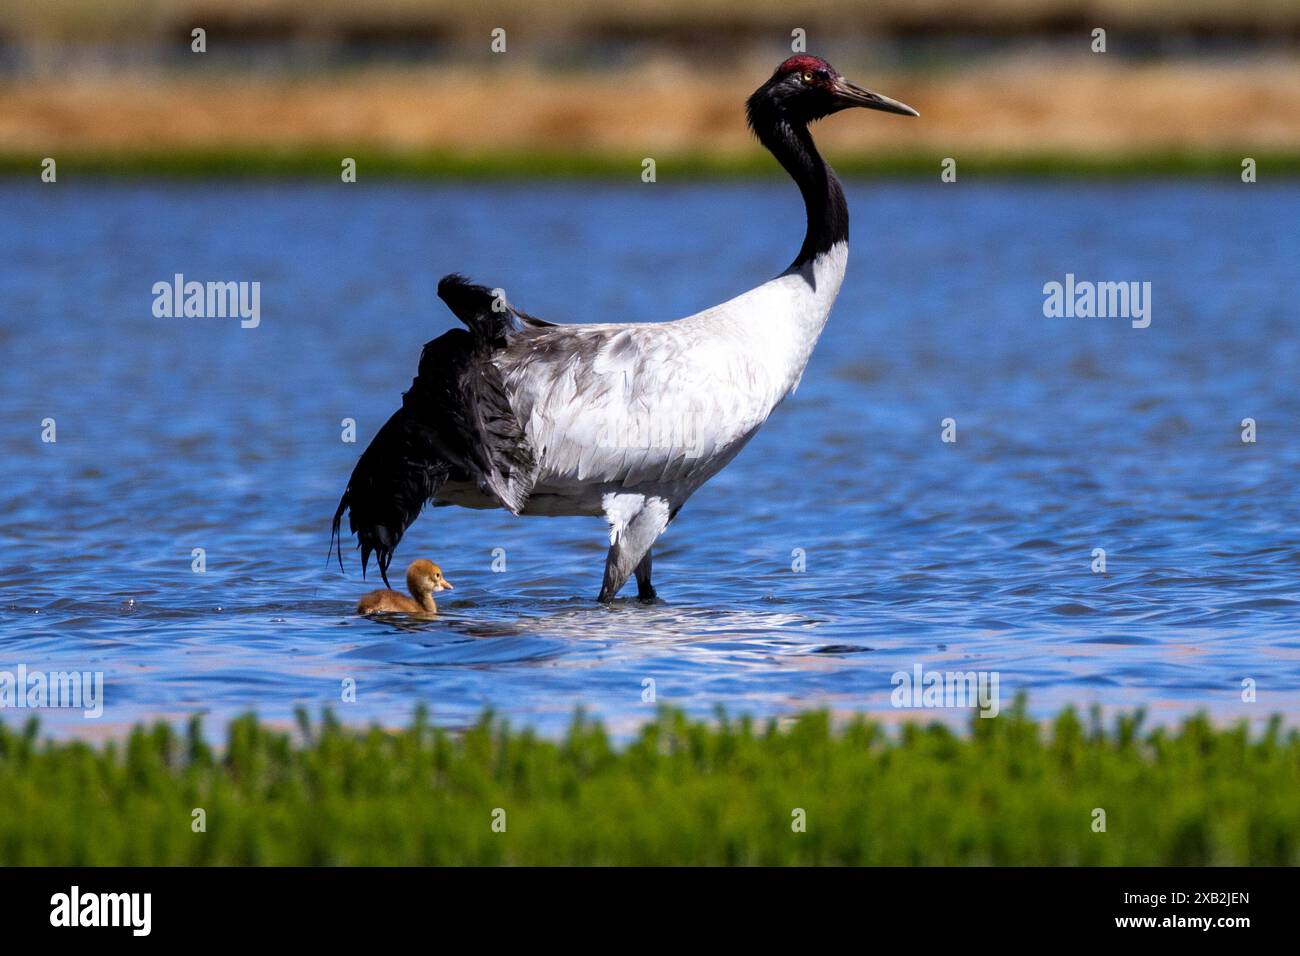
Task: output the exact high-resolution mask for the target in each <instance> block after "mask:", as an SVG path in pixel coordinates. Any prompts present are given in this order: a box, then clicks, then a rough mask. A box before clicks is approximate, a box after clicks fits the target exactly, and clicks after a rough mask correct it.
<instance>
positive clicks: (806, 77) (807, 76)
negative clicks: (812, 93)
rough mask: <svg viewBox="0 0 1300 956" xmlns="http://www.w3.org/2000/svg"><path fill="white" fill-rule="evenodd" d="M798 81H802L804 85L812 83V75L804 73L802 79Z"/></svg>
mask: <svg viewBox="0 0 1300 956" xmlns="http://www.w3.org/2000/svg"><path fill="white" fill-rule="evenodd" d="M800 79H802V80H803V81H804V82H805V83H811V82H812V81H813V75H812V74H811V73H805V74H804V75H803V76H802V77H800Z"/></svg>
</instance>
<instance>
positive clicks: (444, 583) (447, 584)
mask: <svg viewBox="0 0 1300 956" xmlns="http://www.w3.org/2000/svg"><path fill="white" fill-rule="evenodd" d="M438 583H439V584H441V585H442V586H443V587H444V588H446V589H447V590H448V591H454V590H456V589H455V588H454V587H452V584H451V582H450V581H448V580H447V579H446V578H442V579H440V580H439V582H438Z"/></svg>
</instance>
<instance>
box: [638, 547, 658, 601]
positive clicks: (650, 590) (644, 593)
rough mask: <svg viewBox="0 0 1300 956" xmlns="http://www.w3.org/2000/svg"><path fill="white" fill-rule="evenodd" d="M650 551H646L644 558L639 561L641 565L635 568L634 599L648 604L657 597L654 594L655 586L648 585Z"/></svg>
mask: <svg viewBox="0 0 1300 956" xmlns="http://www.w3.org/2000/svg"><path fill="white" fill-rule="evenodd" d="M651 551H653V549H651ZM651 551H647V552H646V553H645V557H644V558H642V559H641V563H640V564H638V565H637V566H636V597H637V600H638V601H646V602H650V601H653V600H654V599H655V598H657V597H658V596H659V595H658V594H656V593H655V586H654V585H653V584H651V583H650V554H651Z"/></svg>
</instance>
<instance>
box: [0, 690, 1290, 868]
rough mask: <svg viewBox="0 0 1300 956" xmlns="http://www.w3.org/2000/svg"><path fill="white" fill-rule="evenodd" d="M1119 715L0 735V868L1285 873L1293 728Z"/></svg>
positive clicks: (1019, 710)
mask: <svg viewBox="0 0 1300 956" xmlns="http://www.w3.org/2000/svg"><path fill="white" fill-rule="evenodd" d="M1140 722H1141V716H1140V715H1139V716H1138V717H1136V718H1121V719H1120V720H1118V721H1117V723H1116V726H1115V727H1114V729H1113V730H1111V731H1109V732H1102V731H1101V730H1100V729H1099V728H1098V727H1097V725H1096V722H1095V718H1094V722H1093V725H1092V726H1091V727H1086V726H1085V724H1084V723H1083V722H1082V721H1080V719H1079V718H1078V717H1077V716H1076V715H1075V714H1074V713H1073V712H1071V711H1067V712H1065V713H1063V714H1062V715H1061V716H1060V717H1058V718H1057V719H1056V721H1055V723H1054V724H1053V725H1052V727H1051V728H1050V731H1044V730H1043V729H1042V728H1040V727H1039V725H1038V724H1036V723H1034V722H1032V721H1031V720H1029V719H1028V718H1027V717H1026V716H1025V715H1024V710H1023V702H1020V703H1018V704H1017V706H1016V708H1015V709H1014V710H1013V711H1008V712H1004V714H1003V716H1001V717H998V718H995V719H991V720H981V719H979V718H975V719H973V720H972V732H971V734H970V735H968V736H958V735H956V734H954V733H952V732H951V731H949V730H946V729H944V728H942V727H941V726H939V725H933V726H929V727H922V726H920V725H907V726H905V727H904V728H903V729H902V730H901V731H900V732H898V733H888V734H887V733H886V732H885V731H884V730H883V729H882V728H881V727H880V726H879V725H877V724H873V723H871V722H869V721H865V720H856V721H854V722H852V723H849V724H847V725H845V726H842V727H839V728H838V729H835V730H833V729H832V725H831V722H830V720H829V719H828V717H827V715H826V714H824V713H816V712H814V713H808V714H805V715H803V716H801V717H799V718H798V719H797V720H796V721H794V722H793V723H792V724H790V725H789V726H788V727H787V729H777V728H776V727H775V726H773V725H771V724H768V725H765V726H762V727H756V726H754V725H752V724H751V723H749V722H747V721H740V722H729V721H726V720H721V719H720V720H719V721H717V722H713V723H695V722H691V721H688V720H687V719H685V718H684V717H682V716H681V715H680V714H677V713H671V712H665V713H662V714H661V715H660V716H659V718H658V719H657V720H656V721H655V722H653V723H651V724H649V725H647V726H646V727H645V728H644V729H643V730H642V731H641V733H640V736H639V737H637V738H636V739H635V740H634V741H633V742H631V743H630V744H628V745H626V746H623V747H620V748H617V749H615V748H613V747H612V746H611V744H610V742H609V741H608V739H607V738H606V736H605V734H604V732H603V731H602V730H601V728H600V727H599V726H598V725H596V724H593V723H591V722H588V721H584V720H582V719H581V718H578V719H576V720H575V722H574V725H573V727H572V729H571V731H570V733H569V735H568V737H567V739H565V740H563V741H559V742H553V741H546V740H540V739H537V738H536V737H534V736H533V735H532V734H531V733H529V732H527V731H516V730H511V729H509V728H507V727H506V726H504V725H502V724H501V723H499V722H497V721H494V720H492V719H491V718H488V717H485V718H484V719H483V720H482V721H481V722H480V723H479V724H478V725H477V726H476V727H474V728H472V729H471V730H469V731H467V732H464V733H460V734H453V733H447V732H443V731H441V730H437V729H434V728H431V727H430V726H428V725H427V724H426V722H425V721H424V720H423V719H422V718H417V720H416V722H415V723H414V725H413V726H412V727H411V728H410V729H408V730H404V731H401V732H396V733H394V732H388V731H383V730H379V729H371V730H369V731H360V730H350V729H347V728H345V727H343V726H340V725H339V724H338V723H336V722H335V721H333V720H332V719H331V718H329V717H328V716H327V717H326V718H325V719H324V720H323V721H322V722H320V723H318V724H316V725H310V724H309V723H308V722H307V721H306V719H305V718H304V719H302V730H303V733H304V734H305V742H302V743H295V742H293V741H292V740H291V737H290V735H289V734H286V733H280V732H273V731H270V730H268V729H267V728H266V727H264V726H262V725H260V724H259V723H258V722H257V721H256V720H255V719H254V718H252V717H248V718H243V719H240V720H238V721H236V722H234V723H233V724H232V725H231V726H230V729H229V739H228V743H227V746H226V748H225V750H224V752H223V753H222V754H220V755H219V754H218V753H216V752H214V751H213V750H212V749H210V748H209V747H208V746H207V745H206V744H205V743H204V742H203V740H202V737H201V734H200V733H199V729H198V725H197V722H196V723H195V724H193V725H192V726H191V728H190V732H189V734H188V735H178V734H176V733H175V732H173V731H172V730H171V729H170V728H168V727H167V726H165V725H158V726H155V727H153V728H149V729H146V728H138V729H136V730H135V731H134V732H133V733H132V734H131V735H130V737H129V738H128V739H127V740H125V741H122V742H118V743H112V744H109V745H108V746H106V747H103V748H96V747H92V746H90V745H88V744H85V743H81V742H65V743H55V742H48V741H47V742H40V741H39V740H38V735H37V729H36V726H35V724H34V723H32V724H28V725H27V726H26V728H24V729H23V730H21V731H15V730H12V729H9V728H5V727H0V863H3V864H5V865H13V864H208V863H226V864H384V863H389V864H401V863H406V864H423V863H433V864H499V863H507V864H509V863H518V864H535V863H543V864H552V863H574V864H588V863H609V864H671V863H677V864H695V863H711V864H797V863H808V864H811V863H822V864H839V863H845V864H857V863H863V864H966V863H989V864H1295V863H1297V862H1300V800H1297V798H1296V796H1297V793H1300V735H1298V734H1297V733H1296V732H1295V731H1291V732H1289V733H1285V734H1284V733H1283V732H1282V731H1281V729H1280V721H1278V720H1276V719H1275V721H1274V723H1273V724H1272V725H1271V726H1270V727H1269V729H1268V730H1267V731H1266V732H1264V733H1263V734H1261V735H1258V736H1256V737H1254V738H1251V737H1250V735H1249V734H1248V733H1247V731H1246V730H1245V728H1235V729H1215V728H1214V727H1213V726H1212V725H1211V724H1210V723H1209V722H1208V721H1207V720H1206V719H1205V718H1203V717H1196V718H1193V719H1191V720H1189V721H1188V722H1187V723H1185V724H1184V725H1183V726H1182V727H1181V728H1180V729H1179V730H1177V731H1165V730H1155V731H1152V732H1149V733H1142V732H1140V730H1139V725H1140ZM196 807H202V808H203V809H204V810H205V811H206V814H207V831H206V832H205V833H195V832H192V830H191V811H192V810H193V809H194V808H196ZM1098 807H1100V808H1103V809H1104V810H1105V811H1106V832H1104V833H1098V832H1094V830H1093V819H1094V817H1093V810H1094V808H1098ZM495 808H502V809H504V810H505V812H506V817H505V820H506V831H505V832H504V833H496V832H493V830H492V827H491V821H492V814H493V811H494V809H495ZM795 808H801V809H803V810H804V811H805V813H806V817H807V831H806V832H804V833H796V832H793V830H792V826H791V824H792V819H793V818H792V811H793V810H794V809H795Z"/></svg>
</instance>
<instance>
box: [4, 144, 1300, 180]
mask: <svg viewBox="0 0 1300 956" xmlns="http://www.w3.org/2000/svg"><path fill="white" fill-rule="evenodd" d="M1246 155H1249V156H1251V157H1252V158H1253V159H1255V160H1256V162H1257V163H1258V169H1259V174H1258V175H1259V179H1260V181H1261V182H1268V181H1271V180H1275V179H1278V178H1283V177H1295V176H1300V152H1295V151H1292V152H1259V151H1251V150H1248V149H1247V150H1245V151H1244V152H1242V153H1236V152H1234V153H1231V154H1228V153H1216V152H1186V151H1162V152H1151V151H1146V152H1134V153H1108V154H1096V155H1085V154H1071V153H1052V152H1043V153H1031V154H969V155H968V154H964V153H963V154H960V155H959V156H958V157H957V159H958V177H959V180H962V181H966V180H968V179H970V178H972V177H979V176H986V177H987V176H1000V177H1006V176H1025V177H1052V176H1070V177H1103V178H1104V177H1121V176H1122V177H1135V176H1201V177H1211V178H1221V179H1224V180H1225V181H1231V182H1240V181H1241V160H1242V157H1243V156H1246ZM344 156H347V157H351V158H353V159H355V160H356V161H357V175H358V179H359V181H362V182H365V181H368V180H374V179H455V180H484V179H489V180H490V179H521V180H528V179H577V178H599V179H610V180H619V181H622V180H626V181H628V182H634V183H640V182H641V160H642V158H643V157H641V156H631V155H628V156H620V155H614V154H610V153H590V152H587V153H577V152H575V153H548V152H538V151H530V152H505V151H495V152H485V153H482V154H463V153H400V152H378V153H370V154H367V153H365V152H361V153H358V152H356V151H354V150H349V149H343V148H340V149H336V150H327V149H308V150H292V151H279V150H261V151H243V152H239V151H210V152H193V151H166V152H164V151H160V150H153V151H141V152H135V153H120V154H113V153H96V154H78V153H67V154H62V153H61V154H59V155H57V156H56V157H55V158H56V159H57V160H58V175H59V182H75V181H76V180H77V179H78V178H82V177H105V176H111V177H124V178H176V179H184V178H203V177H213V176H221V177H249V178H277V177H279V178H286V177H293V178H319V179H324V180H330V179H332V180H334V181H336V182H338V181H341V180H340V172H341V167H340V163H341V162H342V159H343V157H344ZM830 158H831V160H832V162H833V163H834V165H835V168H836V170H837V171H838V172H839V173H840V174H841V175H844V176H890V177H932V178H933V179H934V180H935V182H938V181H939V164H940V161H941V159H942V158H943V155H941V154H940V153H938V152H934V151H926V152H907V153H897V152H894V153H879V154H874V153H873V154H859V155H852V154H850V155H832V156H831V157H830ZM40 164H41V157H39V156H29V155H20V154H12V153H5V154H0V175H6V176H16V177H23V176H30V177H32V180H33V182H39V178H38V177H39V175H40V170H41V165H40ZM656 172H657V177H658V181H659V182H673V181H680V180H682V179H699V178H735V177H754V176H779V175H782V173H781V171H780V169H779V168H778V167H777V166H776V164H775V163H774V162H773V161H772V158H771V157H770V156H768V155H767V154H766V153H764V152H763V151H762V150H760V149H758V148H757V147H755V148H754V149H753V150H751V151H748V152H746V153H743V154H735V155H720V156H719V155H703V154H701V155H674V156H664V157H660V158H658V162H657V170H656Z"/></svg>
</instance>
